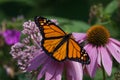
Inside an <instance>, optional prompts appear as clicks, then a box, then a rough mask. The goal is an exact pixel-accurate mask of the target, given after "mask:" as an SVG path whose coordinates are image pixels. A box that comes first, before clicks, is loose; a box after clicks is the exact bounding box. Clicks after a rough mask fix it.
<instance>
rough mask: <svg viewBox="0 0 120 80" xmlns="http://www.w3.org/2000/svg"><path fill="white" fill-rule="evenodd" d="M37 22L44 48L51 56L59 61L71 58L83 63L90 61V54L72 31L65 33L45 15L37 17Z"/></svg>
mask: <svg viewBox="0 0 120 80" xmlns="http://www.w3.org/2000/svg"><path fill="white" fill-rule="evenodd" d="M35 23H36V25H37V27H38V28H39V30H40V33H41V35H42V37H43V38H42V41H41V45H42V48H43V50H44V51H45V53H47V54H48V55H49V56H50V57H52V58H54V59H55V60H57V61H63V60H65V59H69V60H73V61H77V62H80V63H82V64H89V63H90V59H89V56H88V54H87V53H86V51H85V50H84V49H83V48H82V47H80V46H79V44H78V43H77V42H76V41H75V40H74V38H73V36H72V34H71V33H70V34H67V33H65V32H64V31H63V30H62V29H61V28H60V27H59V26H58V25H56V24H55V23H54V22H52V21H50V20H48V19H47V18H44V17H35Z"/></svg>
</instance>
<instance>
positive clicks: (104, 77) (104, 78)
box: [102, 65, 106, 80]
mask: <svg viewBox="0 0 120 80" xmlns="http://www.w3.org/2000/svg"><path fill="white" fill-rule="evenodd" d="M102 72H103V80H106V76H105V69H104V67H103V65H102Z"/></svg>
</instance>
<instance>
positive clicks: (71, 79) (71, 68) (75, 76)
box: [65, 61, 83, 80]
mask: <svg viewBox="0 0 120 80" xmlns="http://www.w3.org/2000/svg"><path fill="white" fill-rule="evenodd" d="M65 66H66V78H67V80H82V78H83V69H82V65H81V64H80V63H78V62H74V61H68V62H66V64H65Z"/></svg>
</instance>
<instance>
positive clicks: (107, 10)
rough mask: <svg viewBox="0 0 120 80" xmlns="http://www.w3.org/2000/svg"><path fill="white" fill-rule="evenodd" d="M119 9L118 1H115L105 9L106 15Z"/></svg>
mask: <svg viewBox="0 0 120 80" xmlns="http://www.w3.org/2000/svg"><path fill="white" fill-rule="evenodd" d="M117 8H118V0H113V1H112V2H111V3H109V4H108V5H107V7H106V8H105V9H104V13H105V14H110V15H111V14H112V13H113V12H114V11H115V10H116V9H117Z"/></svg>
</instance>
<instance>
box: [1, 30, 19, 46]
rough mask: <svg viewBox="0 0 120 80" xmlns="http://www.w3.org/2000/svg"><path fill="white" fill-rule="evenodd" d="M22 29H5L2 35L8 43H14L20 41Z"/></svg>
mask: <svg viewBox="0 0 120 80" xmlns="http://www.w3.org/2000/svg"><path fill="white" fill-rule="evenodd" d="M20 34H21V33H20V31H18V30H9V29H8V30H5V31H4V32H3V33H2V35H3V37H4V39H5V42H6V43H7V44H8V45H12V44H15V43H17V42H19V40H20Z"/></svg>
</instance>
